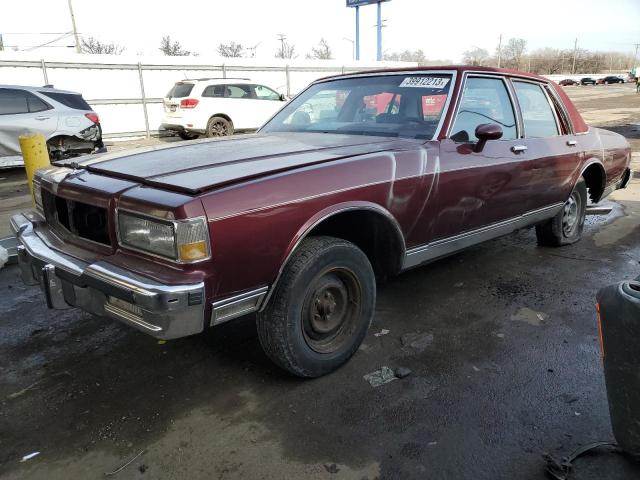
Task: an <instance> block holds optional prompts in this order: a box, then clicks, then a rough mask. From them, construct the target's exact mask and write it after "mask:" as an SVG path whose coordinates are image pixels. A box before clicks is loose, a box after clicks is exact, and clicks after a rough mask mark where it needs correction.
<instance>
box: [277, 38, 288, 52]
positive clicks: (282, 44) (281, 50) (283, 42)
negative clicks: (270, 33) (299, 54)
mask: <svg viewBox="0 0 640 480" xmlns="http://www.w3.org/2000/svg"><path fill="white" fill-rule="evenodd" d="M277 36H278V40H280V53H281V54H282V58H284V55H285V51H284V45H285V42H286V40H287V36H286V35H284V34H282V33H278V35H277Z"/></svg>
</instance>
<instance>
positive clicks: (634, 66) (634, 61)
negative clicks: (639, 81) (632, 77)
mask: <svg viewBox="0 0 640 480" xmlns="http://www.w3.org/2000/svg"><path fill="white" fill-rule="evenodd" d="M634 45H635V46H636V53H634V54H633V65H631V67H632V68H636V67H637V66H638V65H637V63H638V48H639V47H640V43H634ZM637 75H638V74H637V73H636V76H637Z"/></svg>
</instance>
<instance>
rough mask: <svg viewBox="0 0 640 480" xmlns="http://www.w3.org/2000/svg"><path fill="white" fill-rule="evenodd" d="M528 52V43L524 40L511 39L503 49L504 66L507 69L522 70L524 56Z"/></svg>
mask: <svg viewBox="0 0 640 480" xmlns="http://www.w3.org/2000/svg"><path fill="white" fill-rule="evenodd" d="M526 50H527V41H526V40H525V39H524V38H510V39H509V41H508V42H507V44H506V45H505V46H504V47H503V48H502V58H503V59H504V62H503V65H504V67H506V68H515V69H518V68H520V62H521V61H522V56H523V55H524V52H526Z"/></svg>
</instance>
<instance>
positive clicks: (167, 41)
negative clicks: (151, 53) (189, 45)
mask: <svg viewBox="0 0 640 480" xmlns="http://www.w3.org/2000/svg"><path fill="white" fill-rule="evenodd" d="M158 50H160V51H161V52H162V53H164V54H165V55H167V56H169V57H184V56H187V55H194V54H193V53H192V52H190V51H189V50H185V49H184V48H182V45H180V42H178V41H177V40H176V41H175V42H172V41H171V37H170V36H169V35H166V36H164V37H162V40H161V41H160V48H159V49H158Z"/></svg>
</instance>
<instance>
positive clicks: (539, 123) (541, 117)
mask: <svg viewBox="0 0 640 480" xmlns="http://www.w3.org/2000/svg"><path fill="white" fill-rule="evenodd" d="M513 86H514V88H515V90H516V95H517V97H518V103H519V104H520V110H521V112H522V121H523V123H524V136H525V137H528V138H542V137H554V136H557V135H559V132H558V124H557V123H556V117H555V115H554V114H553V110H552V109H551V105H550V104H549V99H548V98H547V95H546V94H545V93H544V91H543V90H542V87H541V86H540V85H538V84H535V83H529V82H519V81H514V82H513Z"/></svg>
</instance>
